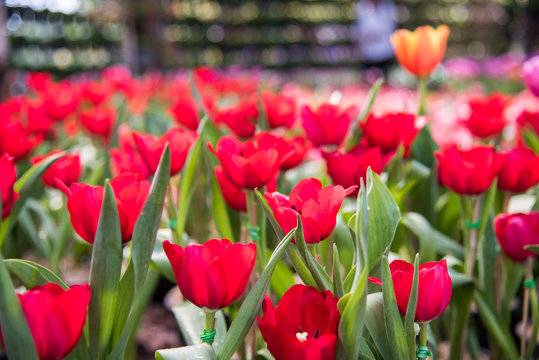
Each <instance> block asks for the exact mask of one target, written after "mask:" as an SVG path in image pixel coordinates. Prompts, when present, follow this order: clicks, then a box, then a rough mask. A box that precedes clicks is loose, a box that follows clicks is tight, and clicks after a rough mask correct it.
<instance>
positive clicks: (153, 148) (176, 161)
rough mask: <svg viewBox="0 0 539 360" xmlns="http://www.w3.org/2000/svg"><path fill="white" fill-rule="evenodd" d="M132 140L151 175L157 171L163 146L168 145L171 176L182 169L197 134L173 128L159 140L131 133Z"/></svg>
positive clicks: (150, 136) (154, 137)
mask: <svg viewBox="0 0 539 360" xmlns="http://www.w3.org/2000/svg"><path fill="white" fill-rule="evenodd" d="M133 139H134V141H135V144H136V146H137V150H138V152H139V154H140V155H141V156H142V159H143V160H144V162H145V163H146V165H147V166H148V169H150V171H151V172H152V173H153V174H155V172H156V170H157V165H159V160H161V155H162V154H163V150H165V145H166V144H167V143H168V146H169V149H170V175H171V176H172V175H176V174H177V173H179V172H180V171H181V170H182V169H183V166H184V165H185V160H186V159H187V154H188V153H189V149H190V148H191V146H192V145H193V144H194V143H195V141H196V139H197V134H196V133H195V132H192V131H191V130H183V129H181V128H179V127H175V128H172V129H170V130H168V131H167V132H166V133H165V134H164V135H163V136H161V137H160V138H158V137H156V136H153V135H140V134H139V132H138V131H133Z"/></svg>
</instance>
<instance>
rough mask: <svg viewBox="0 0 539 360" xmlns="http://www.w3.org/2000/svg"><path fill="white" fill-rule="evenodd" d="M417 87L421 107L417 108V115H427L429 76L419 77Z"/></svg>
mask: <svg viewBox="0 0 539 360" xmlns="http://www.w3.org/2000/svg"><path fill="white" fill-rule="evenodd" d="M417 87H418V91H419V108H418V109H417V116H421V115H425V113H426V109H425V102H426V100H427V77H426V76H421V77H419V78H417Z"/></svg>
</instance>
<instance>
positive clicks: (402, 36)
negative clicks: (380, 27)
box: [391, 25, 449, 77]
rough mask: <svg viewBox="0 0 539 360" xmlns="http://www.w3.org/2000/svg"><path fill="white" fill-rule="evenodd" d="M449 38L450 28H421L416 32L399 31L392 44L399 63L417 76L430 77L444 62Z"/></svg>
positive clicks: (393, 36)
mask: <svg viewBox="0 0 539 360" xmlns="http://www.w3.org/2000/svg"><path fill="white" fill-rule="evenodd" d="M448 36H449V27H448V26H447V25H440V26H438V27H437V28H436V29H434V28H432V27H430V26H420V27H418V28H417V29H415V30H414V31H409V30H403V29H400V30H397V31H395V32H394V33H393V35H391V44H392V45H393V50H394V51H395V56H396V57H397V60H398V61H399V63H400V64H401V65H402V66H403V67H404V68H406V70H408V71H410V72H411V73H413V74H415V75H416V76H420V77H421V76H427V75H429V74H430V73H431V72H432V71H433V70H434V69H435V68H436V66H438V64H439V63H440V62H441V61H442V59H443V57H444V53H445V48H446V45H447V38H448Z"/></svg>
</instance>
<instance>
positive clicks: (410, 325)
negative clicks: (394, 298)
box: [404, 255, 419, 360]
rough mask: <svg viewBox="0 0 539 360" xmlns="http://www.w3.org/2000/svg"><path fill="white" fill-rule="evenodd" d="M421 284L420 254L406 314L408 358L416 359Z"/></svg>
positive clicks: (416, 261)
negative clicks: (418, 291) (416, 323)
mask: <svg viewBox="0 0 539 360" xmlns="http://www.w3.org/2000/svg"><path fill="white" fill-rule="evenodd" d="M418 284H419V255H416V256H415V261H414V277H413V280H412V288H411V290H410V298H409V299H408V306H407V308H406V316H405V318H404V331H405V332H406V341H407V342H408V356H409V357H408V358H409V359H410V360H415V358H416V354H415V337H416V335H415V329H414V320H415V312H416V308H417V288H418V286H419V285H418Z"/></svg>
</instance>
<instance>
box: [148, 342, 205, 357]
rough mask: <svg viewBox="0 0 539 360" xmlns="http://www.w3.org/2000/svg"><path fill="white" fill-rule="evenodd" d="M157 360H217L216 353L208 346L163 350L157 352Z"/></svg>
mask: <svg viewBox="0 0 539 360" xmlns="http://www.w3.org/2000/svg"><path fill="white" fill-rule="evenodd" d="M155 358H156V359H157V360H193V359H201V360H215V359H216V357H215V351H214V350H213V348H212V347H211V346H210V345H208V344H200V345H191V346H184V347H181V348H175V349H163V350H157V351H156V352H155Z"/></svg>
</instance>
